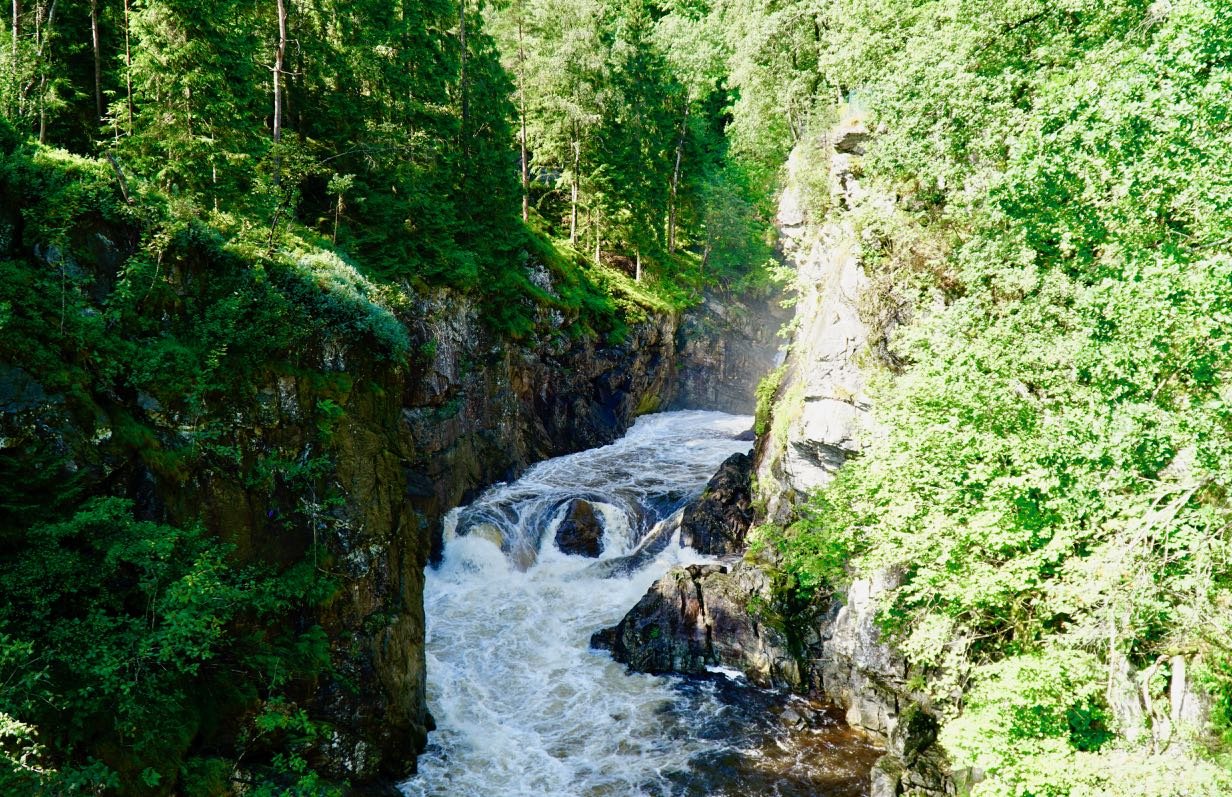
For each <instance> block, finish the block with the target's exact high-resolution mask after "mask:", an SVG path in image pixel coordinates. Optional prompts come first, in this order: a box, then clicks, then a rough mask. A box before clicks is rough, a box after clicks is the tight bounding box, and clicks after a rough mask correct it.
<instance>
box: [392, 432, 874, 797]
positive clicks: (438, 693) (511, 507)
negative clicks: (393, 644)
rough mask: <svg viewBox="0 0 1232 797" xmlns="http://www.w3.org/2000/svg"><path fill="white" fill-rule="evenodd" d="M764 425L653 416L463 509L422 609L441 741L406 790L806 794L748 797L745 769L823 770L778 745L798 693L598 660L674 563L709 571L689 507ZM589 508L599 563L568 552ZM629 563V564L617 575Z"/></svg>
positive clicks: (539, 796) (551, 796) (570, 796)
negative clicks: (683, 513) (686, 538)
mask: <svg viewBox="0 0 1232 797" xmlns="http://www.w3.org/2000/svg"><path fill="white" fill-rule="evenodd" d="M750 425H751V419H750V418H748V417H746V416H732V415H726V414H722V413H715V412H673V413H663V414H659V415H653V416H647V417H643V418H642V419H640V420H638V422H637V423H636V424H635V425H634V426H633V428H632V429H630V431H629V433H628V434H627V435H626V436H625V437H624V438H622V439H620V440H618V441H617V442H615V443H613V444H612V445H609V446H605V447H603V448H597V449H592V450H590V451H584V452H581V453H578V454H573V455H570V456H565V457H560V458H557V459H553V460H549V461H547V462H543V463H540V464H539V465H536V466H534V467H533V468H531V469H530V470H528V471H527V473H526V474H525V475H524V476H523V477H522V478H521V479H519V480H518V481H516V482H513V483H510V484H504V485H498V486H496V487H494V488H492V489H490V490H488V491H487V492H486V493H484V494H483V495H482V496H481V497H480V498H479V499H478V500H477V501H475V502H474V503H473V504H471V505H470V506H468V507H464V508H461V509H458V510H454V512H453V513H451V514H450V516H449V517H448V518H447V520H446V528H445V550H444V558H443V561H442V562H441V564H440V566H439V567H438V568H435V569H429V571H428V574H427V584H426V589H425V596H424V602H425V610H426V614H427V619H428V629H427V651H428V653H427V659H428V661H427V663H428V684H429V686H428V705H429V709H430V710H431V712H432V714H433V716H434V717H435V719H436V723H437V730H436V731H435V732H434V733H433V734H431V736H430V739H429V746H428V750H427V752H426V753H425V754H424V755H423V756H422V757H421V758H420V759H419V774H418V775H416V776H415V777H414V778H413V779H411V780H410V781H408V782H406V783H404V784H403V785H402V790H403V791H404V792H405V793H406V794H407V795H410V796H411V797H429V796H431V797H472V796H473V797H487V796H488V795H492V796H496V795H500V796H501V797H523V796H525V797H531V796H532V795H533V796H534V797H601V796H604V795H611V796H612V797H628V796H631V795H699V796H700V795H725V794H730V795H737V794H753V793H765V794H795V793H797V792H796V791H792V790H791V788H786V789H784V788H780V787H779V785H777V784H778V783H779V781H780V780H782V779H781V778H779V777H778V776H777V775H775V776H773V777H771V776H767V778H766V783H767V784H769V785H767V786H766V788H767V790H765V791H758V792H750V791H748V790H747V789H748V788H749V786H750V780H749V778H748V776H747V772H748V771H750V770H754V771H755V770H757V769H758V768H759V767H760V766H761V762H763V761H764V760H766V759H769V760H771V762H772V763H774V766H775V767H780V765H781V768H782V770H783V771H784V772H788V773H789V774H790V772H791V771H792V770H793V768H795V769H798V768H799V767H801V766H803V767H806V768H808V767H809V766H810V765H809V764H808V762H805V761H802V760H800V761H797V760H796V759H802V758H803V757H804V756H805V755H806V752H807V751H804V750H800V749H791V748H792V744H791V743H783V742H782V740H781V738H780V737H784V736H785V734H784V733H781V732H780V731H782V728H781V727H780V726H779V725H776V720H775V717H776V716H777V714H776V712H779V713H781V712H782V710H783V708H782V707H783V706H784V705H786V703H787V702H788V699H787V698H784V697H781V696H776V695H773V694H771V693H763V692H762V690H755V689H753V688H751V687H749V686H747V685H745V684H742V683H741V681H740V680H739V679H738V678H732V677H731V676H730V675H716V676H715V677H714V678H713V679H702V680H698V679H691V680H686V679H682V678H664V677H657V676H650V675H643V674H636V673H629V672H627V671H626V669H625V667H624V665H622V664H617V663H615V662H613V661H612V659H611V658H610V656H609V655H608V653H607V652H605V651H594V650H591V649H590V647H589V640H590V636H591V634H592V633H594V632H595V631H597V630H599V629H601V628H604V627H607V626H610V625H614V624H615V623H616V622H617V621H619V620H620V619H621V617H623V616H624V614H625V612H627V611H628V610H629V608H630V607H632V606H633V605H634V604H635V603H636V602H637V601H638V599H639V598H640V597H641V596H642V595H643V594H644V593H645V591H646V589H647V588H648V587H649V586H650V585H651V583H652V582H654V581H655V580H656V579H657V578H658V577H660V576H661V575H663V574H664V573H665V572H666V571H667V570H668V569H669V568H670V567H671V566H673V565H675V564H680V563H692V562H701V561H707V560H706V559H705V558H704V557H702V556H700V555H698V554H696V553H695V552H693V551H692V550H691V549H683V548H681V547H680V546H679V543H678V537H677V536H676V535H675V529H674V526H675V524H676V523H678V520H679V512H678V510H679V509H680V508H681V507H682V506H683V505H684V504H685V503H687V502H688V501H689V500H690V499H691V498H693V497H695V496H696V495H698V494H699V493H700V492H701V490H702V489H703V488H704V487H705V485H706V482H707V480H708V479H709V477H710V476H711V475H712V474H713V473H714V471H715V470H716V469H717V468H718V466H719V465H720V464H721V463H722V462H723V460H725V459H726V458H727V457H729V456H731V455H732V454H734V453H737V452H743V451H748V449H749V448H750V444H749V443H748V442H744V441H741V440H738V439H737V438H738V437H739V436H741V434H740V433H741V432H744V431H745V430H747V429H748V428H749V426H750ZM573 498H583V499H586V500H588V501H590V502H592V504H594V506H595V507H596V509H597V510H598V514H599V516H600V517H601V518H602V521H603V525H604V552H603V554H602V556H601V558H600V560H599V561H596V560H594V559H586V558H583V557H579V556H568V555H565V554H562V553H561V552H560V551H559V550H557V548H556V546H555V542H554V535H555V530H556V527H557V526H558V525H559V523H560V520H561V519H562V517H563V515H564V512H565V507H566V506H567V504H568V502H569V501H570V500H571V499H573ZM669 535H670V536H669ZM653 540H657V541H658V542H657V543H656V544H655V545H654V546H653V547H652V548H650V549H649V551H647V550H646V543H647V542H648V541H653ZM639 545H641V546H642V551H641V555H640V556H637V557H633V558H628V555H629V554H631V553H634V552H636V551H638V549H639ZM622 561H623V562H630V563H631V564H630V565H628V566H625V567H614V566H613V565H614V564H616V563H619V562H622ZM759 701H761V702H765V703H766V705H764V706H763V705H755V704H758V703H759ZM767 708H768V709H769V710H767ZM787 735H789V734H787ZM826 743H827V744H828V743H829V742H826ZM797 747H798V745H797ZM793 757H794V758H793ZM778 759H783V760H778ZM786 759H791V760H786ZM724 768H726V769H727V770H730V774H726V775H725V774H724V772H723V769H724ZM771 768H773V767H771ZM742 773H744V774H742ZM783 782H785V783H787V784H788V786H790V784H791V782H792V781H791V778H790V777H788V778H787V779H786V780H784V781H783ZM799 793H806V792H799ZM832 793H833V794H848V793H858V792H849V791H835V792H832Z"/></svg>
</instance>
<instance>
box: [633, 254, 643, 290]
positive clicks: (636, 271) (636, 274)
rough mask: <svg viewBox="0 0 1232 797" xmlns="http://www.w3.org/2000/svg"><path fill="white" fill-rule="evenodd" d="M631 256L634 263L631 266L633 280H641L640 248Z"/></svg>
mask: <svg viewBox="0 0 1232 797" xmlns="http://www.w3.org/2000/svg"><path fill="white" fill-rule="evenodd" d="M633 258H634V260H633V262H634V264H635V265H634V267H633V281H634V282H641V281H642V252H641V250H640V249H639V250H638V251H637V252H635V253H634V255H633Z"/></svg>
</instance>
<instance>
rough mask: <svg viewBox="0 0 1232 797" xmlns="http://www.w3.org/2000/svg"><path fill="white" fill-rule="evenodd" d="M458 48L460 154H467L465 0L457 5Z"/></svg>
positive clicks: (467, 99) (467, 102)
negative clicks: (459, 51) (460, 119)
mask: <svg viewBox="0 0 1232 797" xmlns="http://www.w3.org/2000/svg"><path fill="white" fill-rule="evenodd" d="M458 46H459V47H460V48H461V54H460V62H459V65H458V92H459V94H460V95H461V99H462V127H461V133H462V152H464V153H465V152H467V151H468V150H469V149H470V147H469V143H470V141H469V136H468V132H467V131H468V130H469V122H470V101H469V97H468V96H467V95H468V94H469V93H470V92H469V89H468V87H467V85H466V0H462V2H460V3H458Z"/></svg>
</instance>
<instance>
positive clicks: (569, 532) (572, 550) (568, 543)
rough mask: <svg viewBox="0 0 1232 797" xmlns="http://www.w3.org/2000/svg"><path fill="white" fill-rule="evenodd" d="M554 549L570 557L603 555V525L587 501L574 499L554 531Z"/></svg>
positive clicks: (596, 556) (593, 557)
mask: <svg viewBox="0 0 1232 797" xmlns="http://www.w3.org/2000/svg"><path fill="white" fill-rule="evenodd" d="M556 547H557V548H559V549H560V550H561V552H562V553H567V554H570V555H572V556H588V557H590V558H591V559H595V558H598V556H599V554H601V553H603V525H602V524H601V523H600V522H599V516H598V514H597V513H596V512H595V507H594V505H593V504H591V503H590V502H589V501H585V500H583V499H581V498H575V499H573V500H572V501H570V502H569V506H568V508H567V509H566V510H565V518H564V520H562V521H561V522H560V526H558V527H557V529H556Z"/></svg>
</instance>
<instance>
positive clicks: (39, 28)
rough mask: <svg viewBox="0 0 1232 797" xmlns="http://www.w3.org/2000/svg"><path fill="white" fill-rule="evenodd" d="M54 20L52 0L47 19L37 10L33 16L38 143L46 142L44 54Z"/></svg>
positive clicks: (45, 71)
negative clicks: (35, 45)
mask: <svg viewBox="0 0 1232 797" xmlns="http://www.w3.org/2000/svg"><path fill="white" fill-rule="evenodd" d="M55 21H56V3H55V0H52V3H51V7H50V9H49V10H48V12H47V19H46V21H45V22H44V20H43V19H42V18H41V14H39V13H38V12H36V13H35V16H34V36H35V41H36V42H37V43H38V44H37V49H36V50H35V54H36V56H37V58H38V71H39V101H38V104H39V134H38V140H39V143H40V144H46V143H47V62H46V59H45V58H44V54H45V53H46V50H47V37H48V36H50V35H51V28H52V25H54V24H55Z"/></svg>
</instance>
